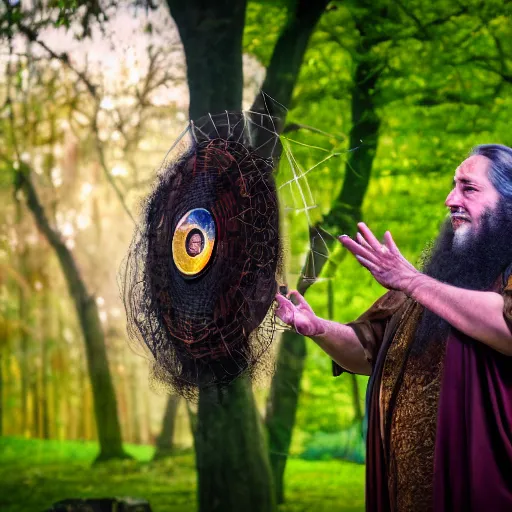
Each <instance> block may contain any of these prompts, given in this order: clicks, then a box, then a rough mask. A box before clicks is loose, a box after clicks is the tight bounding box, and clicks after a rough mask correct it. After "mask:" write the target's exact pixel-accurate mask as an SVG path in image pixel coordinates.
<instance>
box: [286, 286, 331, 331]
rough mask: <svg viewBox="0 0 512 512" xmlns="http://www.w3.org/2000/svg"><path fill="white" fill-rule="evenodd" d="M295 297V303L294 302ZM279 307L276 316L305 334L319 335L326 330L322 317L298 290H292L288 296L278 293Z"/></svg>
mask: <svg viewBox="0 0 512 512" xmlns="http://www.w3.org/2000/svg"><path fill="white" fill-rule="evenodd" d="M292 299H294V301H295V303H294V302H292ZM276 301H277V304H278V307H277V309H276V316H277V317H278V318H279V319H280V320H282V321H283V322H284V323H285V324H287V325H289V326H290V327H293V328H294V329H295V331H297V333H299V334H302V335H303V336H318V335H320V334H323V333H324V332H325V328H324V326H323V324H322V319H320V318H318V317H317V316H316V315H315V313H314V311H313V310H312V309H311V306H310V305H309V304H308V303H307V302H306V299H305V298H304V297H303V296H302V295H301V294H300V293H299V292H297V291H293V292H290V294H289V295H288V298H286V297H284V296H283V295H281V294H277V295H276Z"/></svg>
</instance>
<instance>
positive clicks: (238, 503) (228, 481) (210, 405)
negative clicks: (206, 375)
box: [196, 376, 275, 512]
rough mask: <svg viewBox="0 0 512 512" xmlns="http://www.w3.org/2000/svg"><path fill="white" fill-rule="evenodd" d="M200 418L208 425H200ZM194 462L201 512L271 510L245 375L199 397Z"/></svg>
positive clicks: (264, 452)
mask: <svg viewBox="0 0 512 512" xmlns="http://www.w3.org/2000/svg"><path fill="white" fill-rule="evenodd" d="M205 418H209V419H210V420H213V421H211V423H210V424H205V423H204V419H205ZM196 464H197V469H198V476H199V482H198V483H199V486H198V487H199V510H200V511H202V512H205V511H208V512H225V511H235V510H236V511H240V510H243V511H244V512H263V511H267V510H275V503H274V493H273V492H272V485H271V483H272V476H271V475H272V473H271V469H270V464H269V461H268V457H267V447H266V446H265V441H264V435H263V432H262V426H261V423H260V420H259V415H258V411H257V409H256V406H255V403H254V398H253V395H252V389H251V383H250V381H249V379H248V378H247V377H245V376H243V377H240V378H238V379H237V380H236V381H235V382H234V383H233V385H232V386H231V387H229V388H228V389H225V390H217V389H214V388H209V389H207V390H203V391H202V392H201V393H200V395H199V410H198V425H197V434H196Z"/></svg>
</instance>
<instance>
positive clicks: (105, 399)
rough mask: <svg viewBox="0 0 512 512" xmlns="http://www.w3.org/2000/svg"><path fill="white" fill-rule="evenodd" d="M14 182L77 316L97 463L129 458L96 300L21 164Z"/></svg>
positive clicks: (23, 165) (28, 173)
mask: <svg viewBox="0 0 512 512" xmlns="http://www.w3.org/2000/svg"><path fill="white" fill-rule="evenodd" d="M17 179H18V186H19V187H20V188H22V189H23V191H24V193H25V196H26V198H27V204H28V207H29V209H30V210H31V211H32V213H33V215H34V218H35V220H36V223H37V226H38V228H39V229H40V231H41V232H42V233H43V235H44V236H45V237H46V238H47V240H48V242H49V243H50V245H51V246H52V248H53V249H54V250H55V252H56V255H57V258H58V260H59V263H60V265H61V268H62V271H63V273H64V276H65V278H66V282H67V285H68V289H69V293H70V295H71V298H72V300H73V303H74V306H75V309H76V312H77V315H78V319H79V323H80V327H81V330H82V334H83V337H84V342H85V353H86V360H87V368H88V372H89V378H90V380H91V387H92V392H93V397H94V412H95V417H96V425H97V430H98V439H99V445H100V453H99V455H98V457H97V459H96V460H97V461H100V460H106V459H111V458H125V457H128V455H127V454H126V453H125V452H124V450H123V447H122V440H121V428H120V425H119V418H118V413H117V402H116V396H115V391H114V386H113V384H112V377H111V374H110V370H109V367H108V358H107V350H106V346H105V338H104V333H103V329H102V326H101V321H100V318H99V313H98V308H97V306H96V301H95V298H94V296H93V295H91V294H90V293H89V292H88V290H87V288H86V285H85V283H84V281H83V279H82V276H81V275H80V272H79V270H78V267H77V264H76V261H75V259H74V257H73V255H72V253H71V252H70V251H69V249H68V248H67V247H66V245H65V244H64V242H63V241H62V239H61V237H60V235H59V234H58V233H57V232H56V231H55V230H54V229H53V228H52V227H51V226H50V224H49V222H48V218H47V216H46V213H45V211H44V209H43V207H42V205H41V203H40V201H39V198H38V197H37V193H36V190H35V188H34V186H33V184H32V181H31V179H30V169H29V168H28V167H27V166H26V165H25V164H23V163H21V162H20V170H19V171H18V172H17Z"/></svg>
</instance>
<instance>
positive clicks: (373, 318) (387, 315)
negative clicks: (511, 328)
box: [332, 281, 512, 377]
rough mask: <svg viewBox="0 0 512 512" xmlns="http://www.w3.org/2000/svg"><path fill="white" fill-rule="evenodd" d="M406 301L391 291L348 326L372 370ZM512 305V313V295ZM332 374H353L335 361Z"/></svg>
mask: <svg viewBox="0 0 512 512" xmlns="http://www.w3.org/2000/svg"><path fill="white" fill-rule="evenodd" d="M511 294H512V281H511ZM406 300H407V296H406V295H405V294H404V293H402V292H399V291H395V290H391V291H389V292H387V293H386V294H385V295H383V296H382V297H380V298H379V299H378V300H377V301H376V302H375V303H374V304H373V305H372V306H371V307H370V309H368V310H367V311H365V312H364V313H363V314H362V315H361V316H360V317H359V318H358V319H357V320H355V321H354V322H350V323H348V324H347V325H348V326H349V327H351V328H352V329H353V330H354V332H355V333H356V335H357V337H358V339H359V342H360V343H361V345H362V347H363V349H364V353H365V356H366V359H367V361H368V362H369V363H370V364H371V365H372V368H373V366H374V364H375V360H376V358H377V354H378V352H379V349H380V347H381V345H382V342H383V339H384V334H385V332H386V327H387V325H388V323H389V321H390V320H391V318H392V316H393V315H394V314H395V313H396V312H397V311H398V310H399V309H400V307H401V306H402V305H403V304H404V302H405V301H406ZM510 305H511V312H512V295H511V304H510ZM511 321H512V316H511ZM332 372H333V375H334V376H335V377H337V376H338V375H341V374H342V373H343V372H347V373H351V372H349V371H348V370H345V369H344V368H342V367H341V366H340V365H338V364H337V363H335V362H334V361H333V363H332Z"/></svg>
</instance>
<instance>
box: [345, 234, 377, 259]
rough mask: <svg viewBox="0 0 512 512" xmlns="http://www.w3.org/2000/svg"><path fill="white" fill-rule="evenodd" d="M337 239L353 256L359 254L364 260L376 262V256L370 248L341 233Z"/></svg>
mask: <svg viewBox="0 0 512 512" xmlns="http://www.w3.org/2000/svg"><path fill="white" fill-rule="evenodd" d="M339 241H340V242H341V243H342V244H343V246H344V247H345V248H346V249H348V250H349V251H350V252H351V253H352V254H353V255H354V256H356V257H357V256H360V257H362V258H364V259H365V260H368V261H371V262H373V263H377V260H376V257H375V255H374V253H373V250H372V249H367V248H366V246H364V245H362V244H360V243H358V242H356V241H355V240H352V238H350V237H349V236H348V235H342V236H340V237H339Z"/></svg>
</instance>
